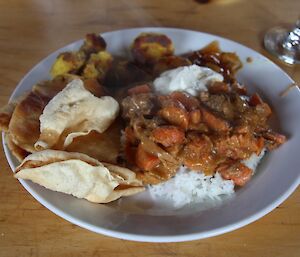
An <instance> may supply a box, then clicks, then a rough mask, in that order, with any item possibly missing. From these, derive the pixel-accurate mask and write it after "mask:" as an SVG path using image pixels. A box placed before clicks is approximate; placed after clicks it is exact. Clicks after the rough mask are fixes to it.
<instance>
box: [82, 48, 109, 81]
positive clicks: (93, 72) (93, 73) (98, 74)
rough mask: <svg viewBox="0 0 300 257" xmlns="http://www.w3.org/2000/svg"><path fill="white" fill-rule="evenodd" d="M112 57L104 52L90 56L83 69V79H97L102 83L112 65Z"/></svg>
mask: <svg viewBox="0 0 300 257" xmlns="http://www.w3.org/2000/svg"><path fill="white" fill-rule="evenodd" d="M112 60H113V58H112V56H111V54H110V53H108V52H106V51H100V52H98V53H93V54H91V56H90V58H89V60H88V61H87V63H86V65H85V67H84V69H83V73H82V75H83V77H84V78H97V79H98V80H100V81H102V80H103V79H104V76H105V74H106V72H107V71H108V69H109V68H110V67H111V64H112Z"/></svg>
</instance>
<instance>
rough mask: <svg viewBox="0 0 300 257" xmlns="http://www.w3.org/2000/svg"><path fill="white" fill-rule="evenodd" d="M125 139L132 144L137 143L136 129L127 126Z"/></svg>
mask: <svg viewBox="0 0 300 257" xmlns="http://www.w3.org/2000/svg"><path fill="white" fill-rule="evenodd" d="M125 140H126V142H128V143H130V144H132V145H137V141H138V140H137V138H136V136H135V134H134V131H133V129H132V128H131V127H126V128H125Z"/></svg>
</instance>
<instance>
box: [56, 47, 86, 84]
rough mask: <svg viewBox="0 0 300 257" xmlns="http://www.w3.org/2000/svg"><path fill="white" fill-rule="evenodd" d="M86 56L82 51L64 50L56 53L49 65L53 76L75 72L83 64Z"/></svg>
mask: <svg viewBox="0 0 300 257" xmlns="http://www.w3.org/2000/svg"><path fill="white" fill-rule="evenodd" d="M85 59H86V56H85V54H84V53H83V52H65V53H61V54H59V55H58V57H57V58H56V61H55V62H54V64H53V65H52V67H51V70H50V74H51V76H52V77H53V78H55V77H56V76H58V75H63V74H67V73H71V74H76V73H77V72H78V71H79V69H80V68H81V67H82V66H83V64H84V62H85Z"/></svg>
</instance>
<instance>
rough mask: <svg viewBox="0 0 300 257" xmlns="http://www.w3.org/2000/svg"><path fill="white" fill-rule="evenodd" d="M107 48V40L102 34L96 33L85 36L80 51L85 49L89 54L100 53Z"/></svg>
mask: <svg viewBox="0 0 300 257" xmlns="http://www.w3.org/2000/svg"><path fill="white" fill-rule="evenodd" d="M105 49H106V42H105V40H104V39H103V38H102V37H101V36H100V35H96V34H94V33H92V34H87V35H86V36H85V40H84V42H83V45H82V46H81V47H80V51H83V52H84V53H85V54H87V55H88V56H89V55H90V54H92V53H98V52H100V51H104V50H105Z"/></svg>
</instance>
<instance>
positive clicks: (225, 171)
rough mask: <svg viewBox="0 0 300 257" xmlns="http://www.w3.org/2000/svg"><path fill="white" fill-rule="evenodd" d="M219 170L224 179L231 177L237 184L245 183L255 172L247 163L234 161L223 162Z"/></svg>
mask: <svg viewBox="0 0 300 257" xmlns="http://www.w3.org/2000/svg"><path fill="white" fill-rule="evenodd" d="M217 170H218V172H219V173H220V174H221V176H222V177H223V178H224V179H231V180H232V181H233V182H234V184H235V185H237V186H243V185H245V184H246V183H247V182H248V181H249V180H250V178H251V177H252V173H253V172H252V170H251V169H249V168H248V167H247V166H246V165H244V164H242V163H240V162H232V161H228V162H226V163H223V164H221V165H220V166H219V167H218V169H217Z"/></svg>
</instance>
